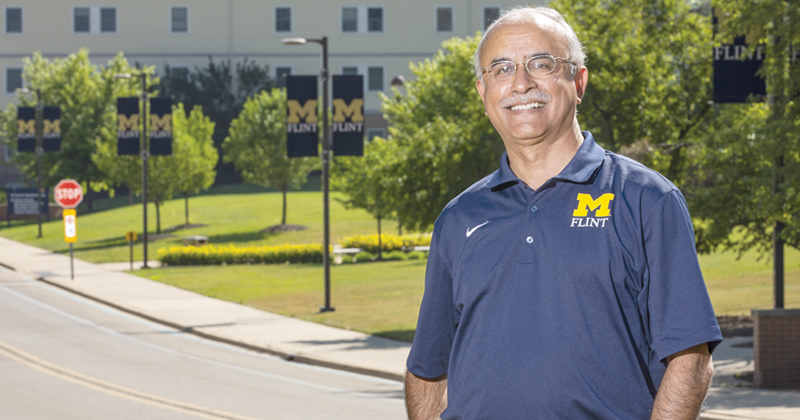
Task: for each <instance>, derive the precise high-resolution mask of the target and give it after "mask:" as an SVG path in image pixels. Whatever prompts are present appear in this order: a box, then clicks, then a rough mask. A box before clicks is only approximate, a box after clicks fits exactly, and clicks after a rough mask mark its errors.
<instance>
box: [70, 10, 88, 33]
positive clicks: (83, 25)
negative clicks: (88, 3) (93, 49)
mask: <svg viewBox="0 0 800 420" xmlns="http://www.w3.org/2000/svg"><path fill="white" fill-rule="evenodd" d="M73 15H74V19H73V20H74V29H73V30H74V31H75V32H77V33H89V29H90V27H89V20H90V16H89V15H90V13H89V8H88V7H76V8H75V9H74V11H73Z"/></svg>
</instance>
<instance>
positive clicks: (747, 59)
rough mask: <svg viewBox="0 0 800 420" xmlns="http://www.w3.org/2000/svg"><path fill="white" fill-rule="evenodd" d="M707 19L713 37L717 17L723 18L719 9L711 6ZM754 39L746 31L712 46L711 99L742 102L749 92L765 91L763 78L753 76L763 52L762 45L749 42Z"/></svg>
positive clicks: (716, 25)
mask: <svg viewBox="0 0 800 420" xmlns="http://www.w3.org/2000/svg"><path fill="white" fill-rule="evenodd" d="M711 19H712V25H713V28H714V36H715V37H716V35H717V27H718V26H719V23H720V19H724V14H723V12H722V10H720V9H719V8H718V7H715V8H714V9H713V11H712V18H711ZM757 40H758V36H757V35H756V34H748V35H745V36H740V37H737V38H735V39H733V40H723V42H722V45H720V46H719V47H714V102H718V103H729V102H746V101H747V97H748V96H749V95H751V94H753V95H765V94H766V92H767V85H766V83H765V82H764V79H762V78H761V77H759V76H757V75H756V72H757V71H758V69H760V68H761V64H762V63H763V62H764V51H765V47H764V45H755V46H754V45H752V44H753V43H754V42H756V41H757ZM748 47H749V48H748ZM762 100H763V99H762Z"/></svg>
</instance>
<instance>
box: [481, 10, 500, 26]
mask: <svg viewBox="0 0 800 420" xmlns="http://www.w3.org/2000/svg"><path fill="white" fill-rule="evenodd" d="M499 17H500V8H499V7H484V8H483V30H484V31H485V30H487V29H489V25H491V24H492V22H494V21H496V20H497V18H499Z"/></svg>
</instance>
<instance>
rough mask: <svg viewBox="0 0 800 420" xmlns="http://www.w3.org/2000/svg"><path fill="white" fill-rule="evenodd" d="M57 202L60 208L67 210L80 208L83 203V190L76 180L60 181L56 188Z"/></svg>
mask: <svg viewBox="0 0 800 420" xmlns="http://www.w3.org/2000/svg"><path fill="white" fill-rule="evenodd" d="M55 200H56V203H58V205H59V206H61V207H63V208H65V209H72V208H75V207H78V204H80V203H81V201H83V188H81V184H79V183H78V181H76V180H74V179H62V180H61V181H58V184H57V185H56V188H55Z"/></svg>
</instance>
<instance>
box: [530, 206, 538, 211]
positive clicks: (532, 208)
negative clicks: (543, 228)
mask: <svg viewBox="0 0 800 420" xmlns="http://www.w3.org/2000/svg"><path fill="white" fill-rule="evenodd" d="M536 210H539V207H536V206H531V211H536Z"/></svg>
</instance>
